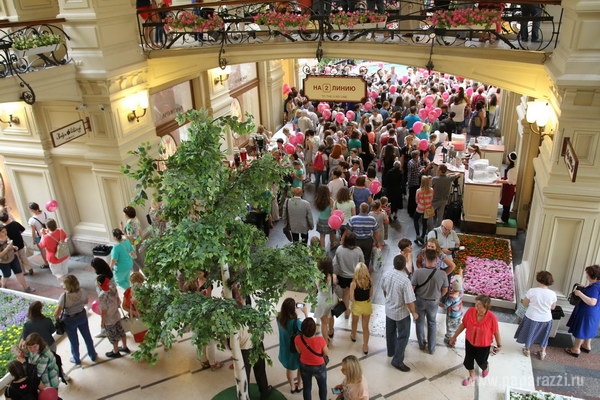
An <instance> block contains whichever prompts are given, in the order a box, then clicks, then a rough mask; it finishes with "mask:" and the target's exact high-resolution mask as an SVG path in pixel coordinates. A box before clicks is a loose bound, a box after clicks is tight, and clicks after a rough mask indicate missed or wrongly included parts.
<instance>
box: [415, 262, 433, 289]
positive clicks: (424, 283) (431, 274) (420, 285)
mask: <svg viewBox="0 0 600 400" xmlns="http://www.w3.org/2000/svg"><path fill="white" fill-rule="evenodd" d="M436 269H437V268H432V271H431V273H430V274H429V276H428V277H427V279H425V282H423V283H421V284H419V285H417V286H415V294H416V293H417V289H419V288H421V287H423V286H425V285H427V282H429V281H430V280H431V278H433V275H435V271H436Z"/></svg>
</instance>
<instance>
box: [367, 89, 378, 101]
mask: <svg viewBox="0 0 600 400" xmlns="http://www.w3.org/2000/svg"><path fill="white" fill-rule="evenodd" d="M369 97H371V98H372V99H376V98H377V92H376V91H374V90H372V91H371V94H370V96H369Z"/></svg>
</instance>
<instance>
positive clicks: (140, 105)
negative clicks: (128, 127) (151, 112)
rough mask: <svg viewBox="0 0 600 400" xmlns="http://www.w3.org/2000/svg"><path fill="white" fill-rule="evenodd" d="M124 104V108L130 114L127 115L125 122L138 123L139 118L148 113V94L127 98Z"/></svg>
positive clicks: (138, 94) (141, 93) (143, 93)
mask: <svg viewBox="0 0 600 400" xmlns="http://www.w3.org/2000/svg"><path fill="white" fill-rule="evenodd" d="M125 104H126V107H127V108H128V109H129V110H131V112H130V113H129V114H127V120H128V121H129V122H133V121H137V122H140V118H142V117H143V116H144V115H146V111H148V94H147V93H146V92H140V93H137V94H134V95H132V96H129V97H128V98H127V100H126V101H125Z"/></svg>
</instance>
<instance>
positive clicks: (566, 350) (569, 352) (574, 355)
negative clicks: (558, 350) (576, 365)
mask: <svg viewBox="0 0 600 400" xmlns="http://www.w3.org/2000/svg"><path fill="white" fill-rule="evenodd" d="M565 353H567V354H568V355H570V356H572V357H575V358H577V357H579V353H573V351H571V349H569V348H568V347H567V348H566V349H565Z"/></svg>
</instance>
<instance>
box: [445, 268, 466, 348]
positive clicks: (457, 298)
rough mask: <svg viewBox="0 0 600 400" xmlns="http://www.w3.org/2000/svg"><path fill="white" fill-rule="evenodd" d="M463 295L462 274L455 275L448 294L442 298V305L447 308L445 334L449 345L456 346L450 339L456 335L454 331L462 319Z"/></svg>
mask: <svg viewBox="0 0 600 400" xmlns="http://www.w3.org/2000/svg"><path fill="white" fill-rule="evenodd" d="M462 297H463V284H462V276H460V275H454V276H453V277H452V279H451V281H450V291H449V292H448V295H447V296H445V297H443V298H442V299H441V300H440V306H441V307H444V308H445V309H446V335H445V336H444V343H446V345H447V346H448V347H454V346H453V345H451V344H450V342H449V339H450V338H451V337H452V335H454V332H456V329H457V328H458V326H459V325H460V324H461V321H462Z"/></svg>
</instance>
